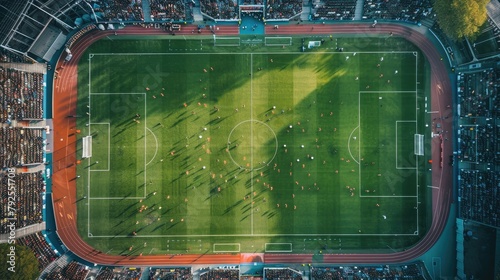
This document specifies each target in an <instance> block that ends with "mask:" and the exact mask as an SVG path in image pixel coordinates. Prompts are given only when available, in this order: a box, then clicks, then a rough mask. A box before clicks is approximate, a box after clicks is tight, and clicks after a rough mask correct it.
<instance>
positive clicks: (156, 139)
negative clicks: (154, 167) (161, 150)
mask: <svg viewBox="0 0 500 280" xmlns="http://www.w3.org/2000/svg"><path fill="white" fill-rule="evenodd" d="M146 129H147V130H149V132H151V134H152V135H153V137H154V138H155V143H156V146H155V154H154V155H153V157H152V158H151V160H150V161H149V162H148V163H146V165H149V164H150V163H151V162H152V161H153V160H154V159H155V157H156V154H157V153H158V138H156V135H155V134H154V133H153V131H152V130H151V129H149V128H146ZM144 137H146V136H144Z"/></svg>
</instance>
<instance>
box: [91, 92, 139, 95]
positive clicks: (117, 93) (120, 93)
mask: <svg viewBox="0 0 500 280" xmlns="http://www.w3.org/2000/svg"><path fill="white" fill-rule="evenodd" d="M89 94H91V95H129V94H130V95H133V94H143V95H145V94H146V93H145V92H115V93H113V92H91V93H89Z"/></svg>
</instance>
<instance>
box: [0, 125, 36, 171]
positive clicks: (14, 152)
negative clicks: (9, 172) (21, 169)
mask: <svg viewBox="0 0 500 280" xmlns="http://www.w3.org/2000/svg"><path fill="white" fill-rule="evenodd" d="M0 131H1V132H2V133H1V134H0V140H1V141H2V146H0V149H1V152H2V153H1V155H0V163H1V164H2V166H3V167H13V166H22V165H31V164H39V163H42V162H43V130H42V129H36V128H22V127H2V128H0Z"/></svg>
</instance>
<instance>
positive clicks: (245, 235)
mask: <svg viewBox="0 0 500 280" xmlns="http://www.w3.org/2000/svg"><path fill="white" fill-rule="evenodd" d="M304 235H307V236H311V237H312V236H321V237H323V236H325V235H328V236H414V235H415V234H414V233H413V232H412V233H352V234H351V233H318V234H309V233H308V234H302V233H294V234H199V235H194V234H186V235H182V234H180V235H179V234H173V235H167V234H151V235H137V236H134V238H158V237H169V238H173V237H175V238H183V237H185V238H197V237H259V236H260V237H276V236H293V237H297V236H304ZM91 237H97V238H130V235H93V236H91Z"/></svg>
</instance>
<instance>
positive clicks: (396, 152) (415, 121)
mask: <svg viewBox="0 0 500 280" xmlns="http://www.w3.org/2000/svg"><path fill="white" fill-rule="evenodd" d="M415 95H416V94H415ZM402 122H414V123H415V124H416V123H417V120H414V121H406V120H405V121H402V120H399V121H396V150H395V154H396V169H417V166H416V165H417V163H416V162H415V167H399V166H398V124H399V123H402ZM416 133H417V130H416V125H415V134H416ZM416 160H417V156H416V155H415V161H416Z"/></svg>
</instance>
